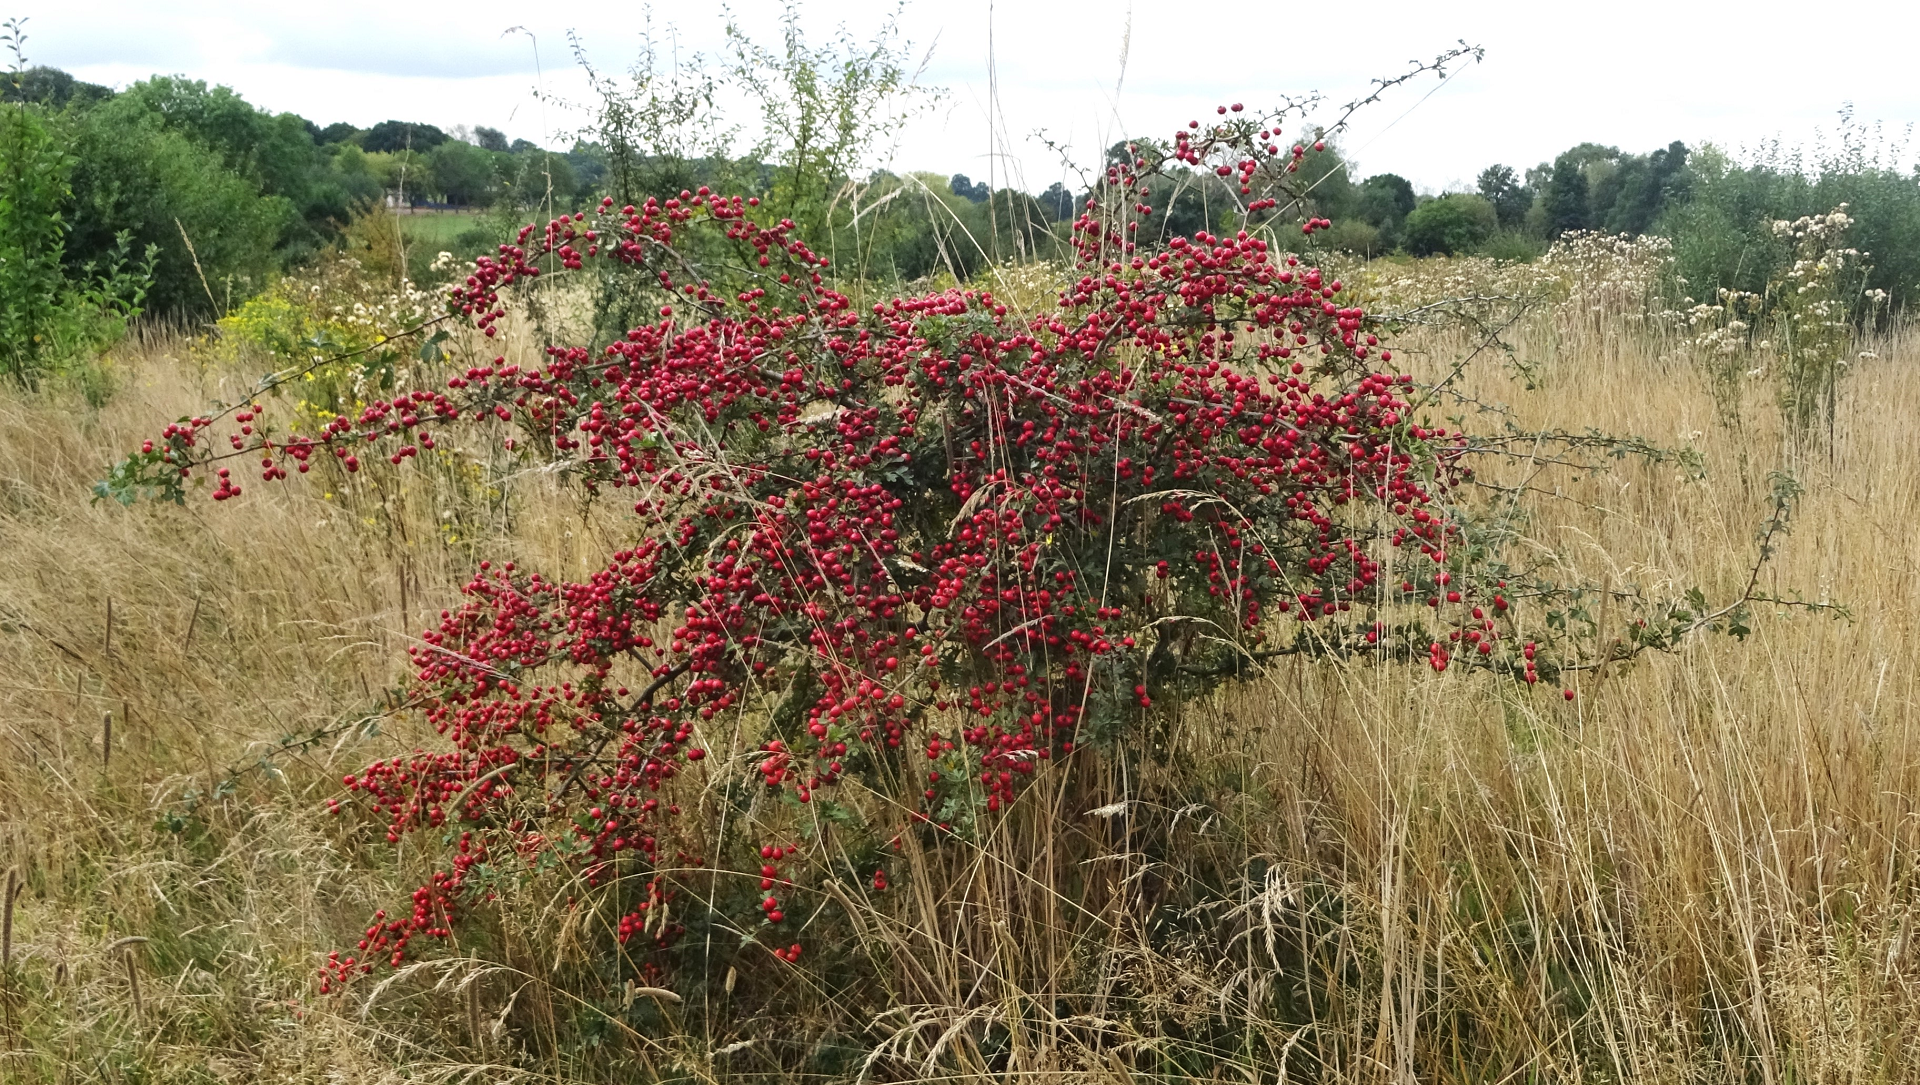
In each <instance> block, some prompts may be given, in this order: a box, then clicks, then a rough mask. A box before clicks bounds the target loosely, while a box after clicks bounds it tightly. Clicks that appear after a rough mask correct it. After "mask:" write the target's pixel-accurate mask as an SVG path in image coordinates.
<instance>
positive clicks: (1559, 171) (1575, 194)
mask: <svg viewBox="0 0 1920 1085" xmlns="http://www.w3.org/2000/svg"><path fill="white" fill-rule="evenodd" d="M1583 146H1589V145H1587V144H1583ZM1577 151H1578V148H1576V149H1575V150H1573V151H1568V152H1566V153H1565V154H1562V155H1561V156H1560V157H1559V158H1556V159H1554V162H1553V171H1552V174H1551V175H1550V178H1549V180H1548V181H1547V186H1546V191H1545V192H1544V193H1542V194H1541V199H1540V203H1541V207H1542V210H1543V211H1544V212H1545V218H1546V222H1545V226H1546V231H1547V236H1549V237H1559V236H1560V235H1561V234H1564V233H1566V232H1568V231H1569V230H1585V229H1587V228H1588V227H1589V226H1591V225H1592V221H1593V212H1592V210H1591V208H1589V207H1588V205H1587V174H1586V171H1585V170H1583V169H1582V168H1581V161H1580V158H1579V156H1578V154H1577Z"/></svg>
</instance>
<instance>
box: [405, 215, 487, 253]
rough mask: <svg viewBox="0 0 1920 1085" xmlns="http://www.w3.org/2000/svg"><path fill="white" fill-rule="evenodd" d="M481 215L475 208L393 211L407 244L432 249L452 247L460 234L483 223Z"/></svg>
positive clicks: (484, 217)
mask: <svg viewBox="0 0 1920 1085" xmlns="http://www.w3.org/2000/svg"><path fill="white" fill-rule="evenodd" d="M485 219H486V216H485V215H484V214H482V213H481V212H478V211H415V212H402V213H398V214H395V215H394V220H395V221H396V222H398V223H399V224H400V231H401V233H403V234H405V235H406V237H407V240H408V242H409V243H410V244H414V245H421V246H425V247H430V248H434V249H445V248H451V247H453V244H454V241H455V240H456V239H457V238H459V236H460V235H461V234H464V233H466V232H468V231H470V230H474V229H479V228H482V227H484V226H485V225H486V222H485Z"/></svg>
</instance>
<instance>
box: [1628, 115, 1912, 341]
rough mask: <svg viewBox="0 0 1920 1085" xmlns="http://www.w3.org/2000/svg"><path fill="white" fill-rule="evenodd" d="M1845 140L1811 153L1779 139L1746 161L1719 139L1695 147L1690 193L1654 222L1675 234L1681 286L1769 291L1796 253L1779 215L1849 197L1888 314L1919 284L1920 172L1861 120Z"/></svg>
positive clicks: (1816, 209)
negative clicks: (1897, 158) (1797, 151)
mask: <svg viewBox="0 0 1920 1085" xmlns="http://www.w3.org/2000/svg"><path fill="white" fill-rule="evenodd" d="M1839 143H1840V146H1839V149H1838V150H1835V151H1832V152H1829V153H1826V154H1824V155H1821V156H1818V157H1816V158H1814V159H1813V160H1812V161H1807V160H1805V159H1804V158H1802V157H1801V156H1799V155H1793V154H1786V153H1782V152H1781V151H1780V150H1779V149H1777V148H1775V149H1773V150H1772V151H1770V152H1768V153H1767V154H1765V155H1763V156H1760V157H1757V158H1756V159H1754V160H1753V161H1750V162H1747V163H1744V164H1742V163H1737V162H1735V161H1734V160H1733V159H1731V158H1730V157H1729V156H1727V155H1726V153H1725V152H1723V151H1721V150H1719V149H1718V148H1715V147H1711V146H1709V147H1706V148H1703V149H1702V150H1701V151H1700V152H1699V153H1697V154H1695V155H1693V156H1692V162H1691V166H1690V167H1689V169H1688V170H1687V179H1688V185H1689V188H1688V198H1687V199H1686V200H1685V202H1681V203H1677V204H1674V205H1673V206H1670V207H1669V208H1667V209H1666V210H1665V211H1664V212H1663V213H1662V215H1661V216H1660V217H1659V219H1658V220H1656V222H1655V225H1654V229H1655V230H1657V231H1658V232H1660V233H1663V234H1665V235H1666V236H1668V237H1670V238H1672V239H1673V251H1674V260H1675V266H1676V270H1677V272H1678V274H1679V277H1680V281H1679V283H1678V284H1677V285H1678V288H1679V292H1680V293H1682V294H1685V295H1689V296H1691V297H1697V298H1702V299H1712V298H1714V297H1715V296H1716V292H1717V291H1718V290H1721V289H1726V290H1736V291H1741V292H1745V293H1753V294H1760V293H1764V292H1765V290H1766V289H1767V284H1768V282H1769V281H1770V280H1771V279H1773V278H1774V277H1775V276H1776V275H1777V274H1778V272H1779V270H1780V269H1781V268H1782V267H1783V266H1784V265H1785V264H1786V262H1788V261H1789V260H1790V258H1791V256H1790V249H1791V246H1790V245H1789V244H1788V243H1787V241H1786V239H1784V238H1782V237H1780V236H1778V235H1776V234H1775V233H1774V231H1773V226H1772V224H1773V223H1774V222H1781V221H1787V222H1790V221H1793V220H1796V219H1800V218H1804V217H1807V216H1810V215H1818V214H1824V213H1825V212H1827V211H1828V210H1830V209H1832V208H1834V207H1838V206H1840V205H1842V204H1845V205H1846V207H1847V214H1848V216H1849V217H1850V219H1851V220H1852V225H1851V227H1850V228H1849V238H1850V240H1851V243H1852V244H1853V245H1854V246H1856V247H1857V248H1859V249H1861V250H1862V251H1864V252H1866V253H1868V254H1870V255H1871V257H1872V259H1871V265H1872V266H1871V268H1870V270H1868V272H1867V274H1866V278H1865V282H1864V286H1865V288H1867V289H1877V290H1884V291H1886V293H1887V294H1888V296H1889V299H1890V302H1891V309H1889V310H1883V313H1882V315H1883V316H1884V315H1886V314H1887V313H1890V312H1891V311H1892V310H1897V309H1903V308H1906V307H1907V306H1909V305H1910V304H1911V303H1912V302H1913V301H1914V299H1915V297H1916V294H1917V293H1920V175H1916V174H1915V173H1913V172H1910V171H1907V170H1903V169H1900V168H1899V167H1898V166H1897V165H1896V164H1895V163H1894V161H1893V160H1892V156H1891V155H1883V153H1882V151H1881V149H1880V148H1878V147H1875V146H1873V145H1872V143H1871V140H1870V138H1869V137H1868V135H1867V134H1866V133H1865V132H1864V131H1862V130H1861V129H1859V128H1858V127H1857V126H1850V125H1848V126H1843V127H1842V130H1841V133H1840V136H1839Z"/></svg>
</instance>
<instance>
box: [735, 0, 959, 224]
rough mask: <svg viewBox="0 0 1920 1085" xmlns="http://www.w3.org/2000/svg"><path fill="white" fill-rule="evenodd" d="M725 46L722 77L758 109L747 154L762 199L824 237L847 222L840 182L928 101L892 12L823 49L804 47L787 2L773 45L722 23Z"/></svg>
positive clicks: (866, 167) (868, 165) (862, 167)
mask: <svg viewBox="0 0 1920 1085" xmlns="http://www.w3.org/2000/svg"><path fill="white" fill-rule="evenodd" d="M727 42H728V47H729V49H730V51H731V54H732V55H731V58H730V59H729V62H728V67H727V75H728V77H729V78H730V79H731V80H732V82H733V83H734V85H735V86H736V87H737V88H739V89H740V90H743V91H745V92H746V93H748V94H749V95H750V96H751V97H752V98H753V100H754V101H755V102H756V103H758V105H759V107H760V127H761V130H762V132H763V133H764V134H763V136H762V137H761V139H760V142H759V143H757V144H756V145H755V146H754V147H753V148H751V150H750V151H749V152H748V156H747V157H748V158H749V159H750V160H751V161H753V162H757V163H760V164H762V165H764V167H766V168H767V170H768V173H769V180H770V183H769V184H768V186H767V195H766V197H765V199H766V201H767V203H768V204H770V205H771V207H772V209H773V210H774V211H775V212H777V213H779V214H780V215H782V216H784V217H786V218H790V219H792V220H793V221H794V222H795V223H796V224H798V226H799V232H800V233H801V234H802V235H805V236H812V237H827V236H829V235H830V234H832V233H833V231H834V229H835V228H836V227H838V226H842V225H846V224H848V223H849V222H850V221H851V219H852V212H851V210H850V209H849V208H848V207H847V201H846V200H845V198H844V197H845V196H846V195H847V190H848V186H849V184H850V183H853V182H856V181H857V180H858V179H859V178H861V177H864V176H867V175H868V174H869V172H870V171H871V169H872V168H873V167H875V166H877V165H880V164H881V163H880V162H879V161H876V160H877V159H881V158H884V157H885V154H886V151H887V150H889V149H890V148H888V147H887V144H888V142H889V140H890V139H891V138H893V137H894V136H895V135H896V134H897V133H898V132H900V131H901V130H902V129H903V128H904V127H905V126H906V125H907V124H908V123H909V122H911V120H912V119H913V118H914V117H915V116H917V115H918V114H919V113H920V112H922V110H923V108H924V107H925V106H926V105H928V104H930V99H931V97H932V94H931V92H929V91H928V90H926V89H925V88H923V87H921V86H920V85H919V84H918V83H917V82H916V80H915V76H916V74H917V72H916V69H915V68H914V67H913V66H912V65H913V61H912V57H911V54H910V52H909V50H910V49H911V43H909V42H906V41H904V40H903V39H902V38H901V37H900V23H899V13H898V11H896V12H895V13H894V14H893V15H892V16H890V17H889V18H888V19H887V20H886V21H885V22H883V23H882V24H881V26H880V28H879V29H878V30H877V31H876V32H875V33H874V35H873V37H872V38H871V39H870V40H869V41H867V42H864V43H862V42H857V41H855V40H854V39H853V38H852V37H851V36H850V35H849V34H848V33H847V31H846V29H845V28H844V27H842V28H841V29H839V30H838V31H837V33H836V35H835V37H834V39H833V40H832V41H831V42H830V43H828V44H826V45H813V44H810V43H809V42H808V41H807V38H806V35H805V33H804V31H803V30H802V27H801V11H800V8H799V6H798V5H796V4H790V5H789V6H788V7H787V8H786V10H785V11H784V12H783V13H782V15H781V18H780V44H779V46H778V48H768V47H767V46H764V45H761V44H760V43H758V42H756V41H755V40H754V39H753V38H752V37H751V36H750V35H749V34H748V33H747V32H746V31H745V30H743V29H742V28H741V27H740V25H739V24H738V23H735V22H731V21H730V22H728V24H727Z"/></svg>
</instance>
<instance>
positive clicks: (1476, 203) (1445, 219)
mask: <svg viewBox="0 0 1920 1085" xmlns="http://www.w3.org/2000/svg"><path fill="white" fill-rule="evenodd" d="M1499 225H1500V222H1499V218H1498V217H1497V216H1496V215H1495V214H1494V211H1493V205H1492V204H1490V203H1488V202H1487V201H1486V200H1485V199H1483V198H1481V197H1479V196H1475V195H1472V194H1470V193H1465V192H1450V193H1448V194H1447V195H1445V196H1441V197H1439V198H1437V199H1432V200H1428V201H1427V202H1426V203H1423V204H1421V205H1420V206H1418V207H1416V208H1414V209H1413V211H1412V212H1410V213H1409V214H1408V215H1407V221H1406V226H1405V228H1404V229H1405V235H1406V245H1407V250H1408V251H1409V252H1412V253H1413V254H1414V255H1415V256H1434V255H1440V254H1444V255H1448V256H1451V255H1454V254H1456V253H1466V252H1472V251H1473V250H1474V249H1476V248H1478V247H1479V246H1480V243H1481V242H1483V241H1485V240H1486V239H1487V238H1489V237H1491V236H1493V232H1494V230H1496V229H1498V228H1499Z"/></svg>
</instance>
